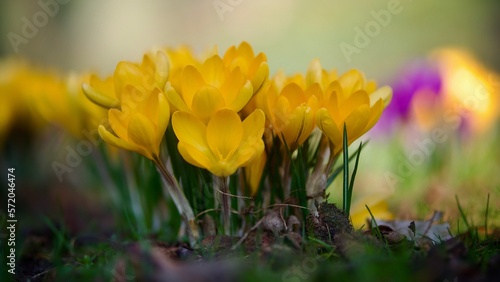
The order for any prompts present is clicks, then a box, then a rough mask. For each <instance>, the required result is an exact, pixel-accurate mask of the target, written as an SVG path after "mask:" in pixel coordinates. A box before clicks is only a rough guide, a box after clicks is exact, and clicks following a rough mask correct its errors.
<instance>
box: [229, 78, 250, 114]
mask: <svg viewBox="0 0 500 282" xmlns="http://www.w3.org/2000/svg"><path fill="white" fill-rule="evenodd" d="M252 95H253V88H252V83H250V81H247V82H245V85H243V87H241V88H240V91H239V92H238V95H237V97H236V98H235V99H234V100H233V102H232V103H231V104H229V105H228V106H229V108H230V109H233V110H234V111H236V112H239V111H240V110H241V109H243V107H244V106H245V105H246V104H247V103H248V101H250V99H251V98H252Z"/></svg>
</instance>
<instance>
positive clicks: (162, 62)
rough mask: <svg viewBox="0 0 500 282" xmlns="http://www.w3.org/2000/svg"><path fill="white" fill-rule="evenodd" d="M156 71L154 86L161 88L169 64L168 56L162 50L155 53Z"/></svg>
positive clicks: (163, 84)
mask: <svg viewBox="0 0 500 282" xmlns="http://www.w3.org/2000/svg"><path fill="white" fill-rule="evenodd" d="M155 63H156V73H155V86H156V87H158V88H160V89H163V87H164V86H165V83H167V79H168V72H169V65H168V57H167V54H165V53H164V52H162V51H158V52H157V53H156V62H155Z"/></svg>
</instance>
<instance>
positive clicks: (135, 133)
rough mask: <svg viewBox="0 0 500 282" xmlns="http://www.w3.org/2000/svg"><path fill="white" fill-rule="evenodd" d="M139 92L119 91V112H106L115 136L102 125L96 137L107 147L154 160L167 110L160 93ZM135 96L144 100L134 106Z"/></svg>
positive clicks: (157, 91)
mask: <svg viewBox="0 0 500 282" xmlns="http://www.w3.org/2000/svg"><path fill="white" fill-rule="evenodd" d="M142 91H145V90H144V89H143V90H142ZM142 91H141V90H139V89H137V88H135V87H134V86H132V85H127V86H126V87H125V88H124V89H123V92H122V95H121V98H122V108H121V110H119V109H110V110H109V112H108V119H109V124H110V126H111V128H112V129H113V131H114V133H115V134H116V136H115V135H114V134H113V133H111V132H109V131H108V130H107V129H106V128H105V127H104V126H103V125H100V126H99V135H100V136H101V138H102V139H103V140H104V141H106V142H107V143H109V144H110V145H113V146H115V147H118V148H122V149H125V150H129V151H133V152H137V153H139V154H141V155H143V156H145V157H147V158H149V159H151V160H158V158H159V156H160V143H161V140H162V139H163V135H164V133H165V130H166V129H167V126H168V123H169V120H170V106H169V104H168V101H167V100H166V98H165V94H164V93H163V92H162V91H161V90H160V89H158V88H153V89H152V90H151V91H150V92H142ZM137 96H140V97H144V98H143V99H141V100H140V101H139V102H137V100H136V98H135V97H137Z"/></svg>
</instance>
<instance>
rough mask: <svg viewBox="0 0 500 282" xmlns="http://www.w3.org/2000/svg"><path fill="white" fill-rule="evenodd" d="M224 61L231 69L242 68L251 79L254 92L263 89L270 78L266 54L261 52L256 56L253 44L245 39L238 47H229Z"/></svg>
mask: <svg viewBox="0 0 500 282" xmlns="http://www.w3.org/2000/svg"><path fill="white" fill-rule="evenodd" d="M223 61H224V65H225V66H226V67H228V68H229V69H230V70H234V69H235V68H239V69H240V71H241V72H242V73H243V74H244V75H245V77H246V78H247V79H248V80H250V81H251V83H252V87H253V92H254V93H257V92H258V91H259V90H261V89H262V86H263V85H264V83H265V82H266V81H267V80H268V79H269V66H268V64H267V58H266V55H265V54H264V53H262V52H261V53H259V54H257V56H255V54H254V52H253V49H252V46H251V45H250V44H248V42H245V41H243V42H242V43H241V44H240V45H239V46H238V47H236V46H231V47H229V48H228V49H227V51H226V53H225V54H224V57H223Z"/></svg>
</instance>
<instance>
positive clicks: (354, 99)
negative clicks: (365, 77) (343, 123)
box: [339, 90, 370, 118]
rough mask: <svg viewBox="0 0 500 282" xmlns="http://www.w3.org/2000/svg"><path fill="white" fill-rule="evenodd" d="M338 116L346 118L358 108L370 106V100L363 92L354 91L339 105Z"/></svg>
mask: <svg viewBox="0 0 500 282" xmlns="http://www.w3.org/2000/svg"><path fill="white" fill-rule="evenodd" d="M339 104H340V105H339V108H340V116H341V118H346V117H347V116H348V115H349V114H350V113H351V112H353V111H354V110H355V109H357V108H358V107H360V106H363V105H366V106H369V105H370V98H369V97H368V94H367V93H366V92H365V91H363V90H362V91H356V92H354V93H352V94H351V95H350V96H349V97H347V99H346V100H344V101H343V102H340V103H339Z"/></svg>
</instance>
